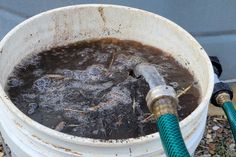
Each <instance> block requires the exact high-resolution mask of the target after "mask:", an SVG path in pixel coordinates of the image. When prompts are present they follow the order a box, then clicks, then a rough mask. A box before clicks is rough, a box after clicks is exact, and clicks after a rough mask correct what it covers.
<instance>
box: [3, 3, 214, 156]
mask: <svg viewBox="0 0 236 157" xmlns="http://www.w3.org/2000/svg"><path fill="white" fill-rule="evenodd" d="M104 37H115V38H119V39H130V40H136V41H139V42H142V43H144V44H147V45H151V46H155V47H158V48H161V49H162V50H164V51H166V52H169V53H171V55H172V56H174V57H175V58H176V59H177V60H178V61H179V62H180V63H181V64H182V65H183V66H185V67H187V68H188V69H189V70H190V71H191V72H192V73H193V74H194V76H195V77H196V80H197V81H198V82H199V85H200V91H201V95H202V97H201V101H200V103H199V106H198V107H197V108H196V110H195V111H194V112H192V113H191V114H190V115H189V116H188V117H187V118H185V119H184V120H183V121H181V123H180V126H181V130H182V133H183V137H184V139H185V142H186V144H187V147H188V150H189V151H190V153H191V154H193V152H194V150H195V149H196V147H197V145H198V144H199V141H200V140H201V138H202V136H203V132H204V128H205V123H206V117H207V110H208V102H209V99H210V97H211V93H212V90H213V82H214V81H213V70H212V66H211V63H210V61H209V58H208V56H207V54H206V53H205V51H204V50H203V48H202V47H201V45H199V44H198V42H197V41H196V40H194V38H193V37H192V36H191V35H189V34H188V33H187V32H186V31H185V30H183V29H182V28H181V27H179V26H178V25H176V24H174V23H173V22H171V21H169V20H167V19H165V18H163V17H161V16H159V15H156V14H153V13H150V12H146V11H142V10H139V9H134V8H129V7H123V6H114V5H78V6H69V7H64V8H59V9H55V10H51V11H47V12H44V13H41V14H39V15H36V16H34V17H32V18H30V19H28V20H26V21H24V22H23V23H21V24H20V25H18V26H16V27H15V28H14V29H13V30H12V31H10V32H9V33H8V34H7V35H6V36H5V38H4V39H3V40H2V41H1V42H0V131H1V133H2V136H3V138H4V141H5V143H6V144H7V145H8V146H9V148H10V149H11V152H12V156H13V157H46V156H47V157H112V156H114V157H116V156H118V157H127V156H132V157H157V156H165V153H164V150H163V148H162V145H161V141H160V137H159V134H158V133H154V134H151V135H148V136H144V137H140V138H131V139H127V140H109V141H101V140H95V139H89V138H80V137H75V136H71V135H67V134H63V133H60V132H57V131H54V130H52V129H49V128H47V127H45V126H43V125H41V124H39V123H37V122H35V121H33V120H32V119H30V118H29V117H27V116H26V115H24V114H23V113H22V112H21V111H20V110H19V109H17V108H16V107H15V106H14V104H13V103H12V102H11V101H10V100H9V98H8V96H7V94H6V93H5V92H4V86H5V85H6V82H7V77H8V75H9V74H10V73H11V72H12V70H13V68H14V66H15V65H16V64H18V63H19V62H20V61H21V60H22V59H23V58H24V57H26V56H27V55H29V54H32V53H38V52H41V51H44V50H47V49H49V48H51V47H55V46H59V45H60V46H62V45H66V44H68V43H72V42H76V41H80V40H85V39H91V38H104Z"/></svg>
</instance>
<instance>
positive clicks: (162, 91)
mask: <svg viewBox="0 0 236 157" xmlns="http://www.w3.org/2000/svg"><path fill="white" fill-rule="evenodd" d="M146 101H147V106H148V108H149V110H150V112H151V113H153V114H154V115H155V117H156V118H159V117H160V116H161V115H164V114H174V115H176V116H178V114H177V104H178V99H177V98H176V93H175V90H174V89H173V88H172V87H171V86H167V85H161V86H157V87H155V88H153V89H151V90H150V91H149V92H148V94H147V97H146Z"/></svg>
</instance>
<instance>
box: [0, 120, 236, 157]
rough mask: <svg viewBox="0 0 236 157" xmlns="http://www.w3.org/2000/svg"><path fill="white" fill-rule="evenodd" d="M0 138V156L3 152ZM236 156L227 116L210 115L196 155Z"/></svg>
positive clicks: (202, 156) (208, 156) (197, 156)
mask: <svg viewBox="0 0 236 157" xmlns="http://www.w3.org/2000/svg"><path fill="white" fill-rule="evenodd" d="M2 149H3V148H2V144H1V138H0V157H4V154H3V153H2ZM211 156H212V157H236V152H235V144H234V140H233V136H232V133H231V131H230V127H229V123H228V122H227V120H226V118H225V116H208V121H207V127H206V130H205V133H204V138H203V139H202V140H201V142H200V145H199V146H198V148H197V150H196V152H195V155H194V157H211Z"/></svg>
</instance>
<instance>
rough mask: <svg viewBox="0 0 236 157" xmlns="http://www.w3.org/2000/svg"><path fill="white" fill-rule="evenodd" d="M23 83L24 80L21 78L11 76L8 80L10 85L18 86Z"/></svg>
mask: <svg viewBox="0 0 236 157" xmlns="http://www.w3.org/2000/svg"><path fill="white" fill-rule="evenodd" d="M23 84H24V82H23V80H22V79H19V78H15V77H11V78H9V80H8V86H9V87H18V86H22V85H23Z"/></svg>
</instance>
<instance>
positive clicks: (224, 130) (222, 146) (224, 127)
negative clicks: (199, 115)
mask: <svg viewBox="0 0 236 157" xmlns="http://www.w3.org/2000/svg"><path fill="white" fill-rule="evenodd" d="M198 156H200V157H210V156H213V157H236V152H235V144H234V139H233V136H232V133H231V130H230V126H229V123H228V121H227V120H226V117H225V116H208V121H207V127H206V130H205V133H204V138H203V139H202V140H201V142H200V145H199V146H198V148H197V150H196V152H195V157H198Z"/></svg>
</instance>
